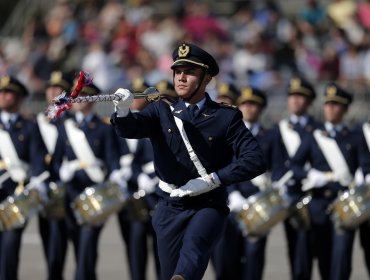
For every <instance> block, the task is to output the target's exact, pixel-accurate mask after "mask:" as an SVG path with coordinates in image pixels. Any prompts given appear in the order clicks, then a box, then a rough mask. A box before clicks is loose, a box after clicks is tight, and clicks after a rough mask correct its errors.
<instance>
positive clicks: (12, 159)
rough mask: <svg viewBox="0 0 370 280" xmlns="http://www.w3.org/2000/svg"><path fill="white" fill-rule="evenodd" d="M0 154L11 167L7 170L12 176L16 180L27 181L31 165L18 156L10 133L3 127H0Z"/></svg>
mask: <svg viewBox="0 0 370 280" xmlns="http://www.w3.org/2000/svg"><path fill="white" fill-rule="evenodd" d="M0 155H1V157H2V159H3V161H5V163H6V165H8V167H9V168H7V171H8V172H9V175H10V178H11V179H12V180H13V181H14V182H22V181H25V180H26V178H27V169H28V167H29V166H28V164H27V163H25V162H24V161H22V160H21V159H20V158H19V157H18V154H17V151H16V149H15V147H14V144H13V141H12V139H11V137H10V135H9V133H8V132H7V131H6V130H3V129H0Z"/></svg>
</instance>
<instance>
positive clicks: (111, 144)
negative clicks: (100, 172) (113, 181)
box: [104, 125, 120, 173]
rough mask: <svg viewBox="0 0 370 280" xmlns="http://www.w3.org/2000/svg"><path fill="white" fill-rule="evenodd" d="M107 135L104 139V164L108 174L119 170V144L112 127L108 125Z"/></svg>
mask: <svg viewBox="0 0 370 280" xmlns="http://www.w3.org/2000/svg"><path fill="white" fill-rule="evenodd" d="M106 128H107V133H106V139H105V147H104V150H105V153H104V157H105V158H104V162H105V163H106V164H107V168H108V172H109V173H110V172H112V171H113V170H115V169H119V168H120V165H119V143H118V139H117V136H116V135H115V132H114V130H113V127H112V126H110V125H107V126H106Z"/></svg>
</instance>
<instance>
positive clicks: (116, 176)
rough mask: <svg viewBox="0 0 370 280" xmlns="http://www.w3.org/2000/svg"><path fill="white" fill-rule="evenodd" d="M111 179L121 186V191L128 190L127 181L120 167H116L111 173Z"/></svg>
mask: <svg viewBox="0 0 370 280" xmlns="http://www.w3.org/2000/svg"><path fill="white" fill-rule="evenodd" d="M109 181H111V182H113V183H116V184H117V185H118V186H119V188H120V191H121V192H123V193H126V192H127V182H126V180H125V178H124V177H123V176H122V174H121V170H120V169H116V170H113V171H112V172H111V174H110V175H109Z"/></svg>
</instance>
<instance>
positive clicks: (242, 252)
mask: <svg viewBox="0 0 370 280" xmlns="http://www.w3.org/2000/svg"><path fill="white" fill-rule="evenodd" d="M266 240H267V237H266V236H262V237H258V238H257V237H256V238H250V237H248V236H243V234H242V232H241V231H240V228H239V225H238V222H237V221H236V219H235V217H234V214H233V213H232V214H231V215H230V216H229V218H228V222H227V226H226V229H225V233H224V234H223V236H222V237H221V239H220V240H219V242H218V243H217V245H216V248H215V250H214V251H213V254H212V258H211V259H212V263H213V266H214V270H215V274H216V279H217V280H221V279H225V280H228V279H248V280H260V279H262V276H263V269H264V265H265V248H266Z"/></svg>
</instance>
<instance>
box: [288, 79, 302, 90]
mask: <svg viewBox="0 0 370 280" xmlns="http://www.w3.org/2000/svg"><path fill="white" fill-rule="evenodd" d="M300 87H301V80H300V79H297V78H295V79H292V80H291V81H290V88H291V90H299V88H300Z"/></svg>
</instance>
